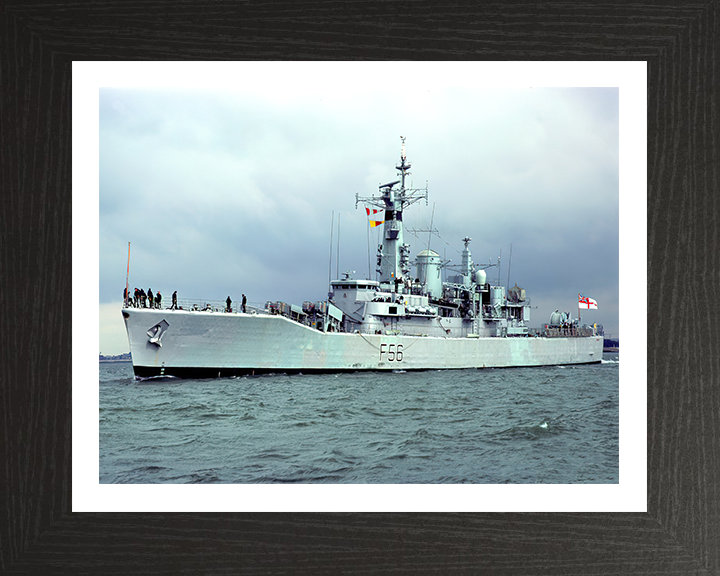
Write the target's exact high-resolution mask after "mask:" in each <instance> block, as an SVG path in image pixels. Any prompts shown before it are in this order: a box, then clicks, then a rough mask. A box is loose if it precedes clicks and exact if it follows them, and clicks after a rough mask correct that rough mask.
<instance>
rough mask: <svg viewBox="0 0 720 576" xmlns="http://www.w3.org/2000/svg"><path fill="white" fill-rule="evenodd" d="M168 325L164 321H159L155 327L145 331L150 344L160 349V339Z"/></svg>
mask: <svg viewBox="0 0 720 576" xmlns="http://www.w3.org/2000/svg"><path fill="white" fill-rule="evenodd" d="M168 326H169V324H168V323H167V321H165V319H163V320H160V322H158V323H157V324H155V326H153V327H152V328H150V329H149V330H148V331H147V335H148V341H149V342H150V344H157V345H158V346H160V347H162V342H160V339H161V338H162V337H163V334H165V331H166V330H167V329H168Z"/></svg>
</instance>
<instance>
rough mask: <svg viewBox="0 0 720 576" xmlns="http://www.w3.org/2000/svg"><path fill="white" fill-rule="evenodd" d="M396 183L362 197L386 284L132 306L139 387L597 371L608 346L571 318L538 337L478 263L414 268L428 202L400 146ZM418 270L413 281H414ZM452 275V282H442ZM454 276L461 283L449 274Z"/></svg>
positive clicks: (432, 257) (127, 315)
mask: <svg viewBox="0 0 720 576" xmlns="http://www.w3.org/2000/svg"><path fill="white" fill-rule="evenodd" d="M395 168H396V170H397V173H398V179H397V180H394V181H392V182H389V183H387V184H382V185H381V186H380V187H379V193H378V195H377V196H375V195H373V196H370V197H360V196H359V195H356V197H355V204H356V207H357V206H358V205H359V204H361V203H362V204H363V205H365V206H366V207H367V206H373V207H374V208H375V209H377V210H378V213H380V214H381V215H382V216H383V223H382V224H383V230H382V243H381V244H380V245H379V246H378V249H377V269H376V273H377V278H376V279H375V280H368V279H364V280H362V279H354V278H351V274H350V273H347V274H345V275H344V277H343V278H341V279H338V280H332V281H331V282H330V291H329V295H328V296H329V297H328V299H327V300H325V301H319V302H311V301H307V302H304V303H303V305H302V306H301V307H300V306H296V305H292V304H287V303H284V302H268V303H267V304H266V305H265V307H264V308H262V309H250V310H249V311H248V312H238V311H228V310H226V309H224V308H223V307H222V306H213V305H211V304H207V303H203V304H202V305H200V306H197V305H194V306H192V307H189V308H185V309H183V308H182V307H181V308H180V309H172V310H171V309H165V310H159V309H146V308H136V307H134V306H130V305H126V306H125V307H124V308H123V317H124V320H125V324H126V328H127V331H128V339H129V342H130V350H131V354H132V358H133V366H134V369H135V373H136V375H138V376H154V375H175V376H229V375H235V374H246V373H261V372H314V371H348V370H394V369H405V370H408V369H416V370H423V369H446V368H482V367H501V366H538V365H552V364H580V363H592V362H599V361H600V360H601V358H602V344H603V342H602V337H601V336H599V335H596V334H595V333H594V331H593V329H592V328H588V327H583V326H580V325H579V323H578V322H577V321H575V322H572V321H568V318H567V317H564V318H563V323H562V325H554V324H552V322H553V320H552V319H551V325H550V326H547V327H546V328H545V329H544V330H543V331H538V332H535V333H533V332H532V331H531V330H530V328H529V321H530V300H529V299H528V298H527V297H526V293H525V290H524V289H522V288H520V287H518V286H517V284H515V286H513V287H512V288H510V289H506V287H505V286H501V285H500V282H499V280H498V282H495V283H491V282H489V281H488V277H487V272H486V269H485V268H488V267H489V266H492V265H490V264H489V265H488V266H486V267H484V268H483V267H482V266H477V265H476V264H475V263H474V262H473V260H472V255H471V253H470V242H471V238H470V237H468V236H466V237H465V238H463V239H462V241H463V244H464V248H463V251H462V253H461V260H460V264H459V266H457V267H455V269H454V270H452V269H451V267H450V266H449V265H448V263H447V262H444V261H443V260H442V259H441V258H440V255H439V254H438V253H437V252H435V251H433V250H431V249H430V247H429V246H428V248H426V249H424V250H422V251H420V252H419V253H418V254H417V255H416V257H415V259H414V260H412V261H411V257H410V245H409V244H406V243H405V240H404V225H403V213H404V211H405V209H406V208H407V207H408V206H410V205H411V204H413V203H415V202H418V201H419V200H423V199H424V200H425V202H426V204H427V200H428V188H427V185H426V187H425V188H424V189H417V188H412V187H411V186H410V185H409V175H410V168H411V164H410V163H409V162H408V161H407V157H406V154H405V140H404V138H403V139H402V148H401V154H400V162H399V163H398V164H397V165H396V167H395ZM413 268H414V273H412V272H413ZM443 272H445V277H446V278H445V280H443ZM450 272H454V274H453V275H450Z"/></svg>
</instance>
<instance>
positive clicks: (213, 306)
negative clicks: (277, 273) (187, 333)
mask: <svg viewBox="0 0 720 576" xmlns="http://www.w3.org/2000/svg"><path fill="white" fill-rule="evenodd" d="M129 307H136V306H135V305H134V303H133V302H130V304H129ZM144 307H145V308H150V303H149V302H148V301H147V300H146V301H145V306H144ZM241 307H242V301H241V300H237V301H235V300H233V301H232V303H231V304H230V311H231V313H235V314H237V313H238V312H241V311H242V310H241ZM137 308H143V306H142V305H140V304H139V303H138V305H137ZM153 308H158V306H157V305H156V303H155V302H153ZM160 308H162V309H163V310H170V309H172V308H173V306H172V300H168V301H167V302H166V301H165V299H164V298H163V299H162V302H161V306H160ZM177 309H178V310H184V311H186V312H187V311H206V312H225V313H227V312H228V310H227V302H226V301H223V300H206V299H203V298H178V300H177ZM245 310H246V312H247V313H248V314H252V313H255V314H267V310H266V309H265V304H264V303H263V304H261V303H259V302H248V303H247V304H246V305H245Z"/></svg>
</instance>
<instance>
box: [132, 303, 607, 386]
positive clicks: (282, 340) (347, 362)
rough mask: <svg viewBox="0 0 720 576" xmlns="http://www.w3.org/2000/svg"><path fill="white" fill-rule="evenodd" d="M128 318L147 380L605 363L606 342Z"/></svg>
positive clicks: (198, 316)
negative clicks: (319, 329)
mask: <svg viewBox="0 0 720 576" xmlns="http://www.w3.org/2000/svg"><path fill="white" fill-rule="evenodd" d="M122 312H123V318H124V320H125V326H126V329H127V333H128V340H129V343H130V352H131V355H132V361H133V368H134V371H135V374H136V375H137V376H142V377H148V376H157V375H171V376H178V377H182V378H214V377H225V376H233V375H242V374H262V373H298V372H301V373H316V372H354V371H364V370H373V371H392V370H444V369H463V368H501V367H511V366H547V365H563V364H590V363H597V362H600V361H601V359H602V347H603V339H602V337H601V336H592V337H585V338H543V337H510V338H450V337H448V338H439V337H431V336H407V335H385V334H382V335H381V334H361V333H353V334H350V333H339V332H328V333H324V332H320V331H318V330H316V329H314V328H310V327H308V326H304V325H302V324H299V323H297V322H295V321H293V320H290V319H288V318H285V317H283V316H279V315H266V314H235V313H228V314H226V313H223V312H199V311H183V310H152V309H137V308H125V309H123V311H122ZM153 340H154V341H153Z"/></svg>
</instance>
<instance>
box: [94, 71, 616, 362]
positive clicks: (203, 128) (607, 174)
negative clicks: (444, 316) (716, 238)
mask: <svg viewBox="0 0 720 576" xmlns="http://www.w3.org/2000/svg"><path fill="white" fill-rule="evenodd" d="M394 66H396V67H401V63H396V64H394ZM240 70H242V68H241V69H240ZM333 70H336V69H335V68H332V69H328V70H326V72H328V73H323V72H322V68H320V73H319V74H318V73H317V68H313V72H312V74H310V73H308V74H303V73H302V70H301V69H300V70H299V73H292V74H286V75H284V76H283V78H282V79H281V80H279V81H278V79H277V78H274V81H268V82H262V81H257V78H258V76H257V75H253V76H252V77H251V76H250V75H248V80H247V81H243V79H242V77H241V76H239V77H238V82H237V83H236V85H235V86H233V87H232V88H228V87H223V88H222V89H213V88H211V87H207V88H206V87H204V85H203V84H201V83H198V85H197V87H194V88H188V87H183V88H169V87H156V88H142V87H137V88H125V87H122V88H121V87H118V88H111V87H108V88H101V89H100V91H99V256H100V258H99V297H100V327H101V330H100V352H101V353H103V354H119V353H122V352H127V351H128V350H129V348H128V344H127V337H126V336H125V333H124V328H123V324H122V320H121V315H120V303H121V300H122V292H123V289H124V287H125V275H126V268H127V252H128V242H131V259H130V278H129V281H130V288H131V290H132V289H133V288H134V287H139V288H144V289H145V290H146V291H147V289H148V288H152V290H153V292H157V291H158V290H159V291H161V292H162V294H163V298H164V300H165V301H166V302H169V299H170V295H171V294H172V292H173V291H174V290H177V292H178V296H179V298H197V299H208V300H225V298H226V297H227V296H228V295H229V296H230V297H231V298H232V299H233V300H235V301H237V300H239V299H240V297H241V294H242V293H245V294H246V295H247V297H248V301H249V303H253V304H261V303H264V302H265V301H267V300H282V301H286V302H292V303H296V304H300V303H302V301H304V300H312V301H317V300H321V299H323V298H325V297H326V295H327V288H328V274H329V271H328V264H329V260H330V231H331V219H332V220H333V221H334V224H335V228H334V233H333V238H334V243H333V249H332V250H333V251H332V277H333V278H335V277H336V276H337V273H338V261H337V258H338V253H337V239H338V230H337V225H338V219H339V222H340V232H339V239H340V250H339V271H340V272H344V271H349V270H351V271H355V274H354V276H355V277H358V278H365V277H367V276H368V260H369V258H368V253H369V252H370V254H371V258H370V260H371V262H372V274H373V276H372V277H373V278H374V254H375V249H376V246H377V244H378V243H379V242H380V240H379V238H378V237H377V234H378V229H373V231H372V232H371V235H370V238H368V224H367V217H366V215H365V210H364V208H363V206H362V205H360V206H358V208H357V209H356V208H355V195H356V194H358V195H360V196H370V195H372V194H374V193H377V190H378V185H379V184H382V183H385V182H389V181H392V180H395V178H396V171H395V168H394V167H395V164H396V163H397V161H398V160H399V155H400V145H401V141H400V136H405V137H406V151H407V157H408V160H409V161H410V162H411V163H412V174H413V183H414V186H415V187H424V186H425V183H426V182H427V185H428V190H429V203H428V205H426V204H425V202H424V201H422V202H419V203H417V204H415V205H413V206H412V207H411V208H410V209H408V211H407V212H406V214H405V225H406V227H407V228H415V229H428V228H429V227H430V223H431V219H432V227H433V228H435V229H437V231H438V233H439V237H438V236H437V235H433V236H432V237H431V238H430V247H431V248H432V249H434V250H435V251H437V252H438V253H440V254H441V255H442V256H444V257H445V258H447V259H451V260H452V261H453V263H456V264H459V263H460V252H461V250H462V245H463V244H462V238H463V237H464V236H470V237H471V238H472V243H471V245H470V249H471V252H472V255H473V260H474V261H475V262H476V263H483V264H486V263H488V262H490V261H492V262H496V261H497V258H498V256H499V255H500V254H501V253H502V263H501V268H500V278H501V282H502V283H503V284H506V283H507V281H508V265H510V277H509V283H510V286H512V285H513V284H514V283H517V284H518V285H519V286H521V287H523V288H525V289H526V290H527V294H528V297H529V298H530V299H531V304H532V306H533V310H532V316H531V325H533V326H539V325H541V324H544V323H546V322H547V321H548V320H549V316H550V313H551V312H552V311H553V310H555V309H557V308H559V309H560V310H565V311H569V312H571V313H572V314H573V317H574V316H576V314H577V294H578V293H579V292H580V293H583V294H586V295H588V296H591V297H592V298H594V299H596V300H597V301H598V304H599V310H597V311H583V320H587V321H588V322H590V323H592V322H598V323H601V324H603V325H604V327H605V330H606V333H608V332H609V333H610V334H612V335H618V331H619V322H618V283H619V270H618V265H619V261H618V256H619V90H618V89H617V88H612V87H610V88H543V87H537V86H531V85H528V86H515V87H510V88H497V87H488V86H485V85H472V84H470V85H468V84H465V85H457V86H453V85H447V84H446V83H440V82H434V81H433V78H432V76H429V77H423V76H415V75H413V76H412V77H408V76H406V75H403V74H402V70H400V69H398V70H397V73H395V74H390V76H388V75H387V74H382V75H378V76H377V78H376V77H374V75H373V73H372V69H370V70H369V71H368V70H367V69H366V70H365V71H364V72H365V73H363V74H356V75H353V77H352V79H351V80H347V81H343V82H341V81H340V80H339V79H338V78H336V76H335V75H334V74H333V73H331V72H332V71H333ZM293 72H294V71H293ZM266 74H268V75H269V76H272V75H273V69H272V68H271V69H270V70H269V71H266ZM433 207H434V215H433ZM428 237H429V235H428V234H427V233H420V234H418V237H417V238H416V237H414V236H413V235H412V234H406V241H408V242H409V243H410V244H411V245H412V250H411V253H412V254H413V255H415V254H417V252H419V251H420V250H422V249H424V248H426V247H427V243H428ZM511 246H512V259H510V253H511ZM488 277H490V278H497V277H498V269H497V268H491V269H489V270H488Z"/></svg>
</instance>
